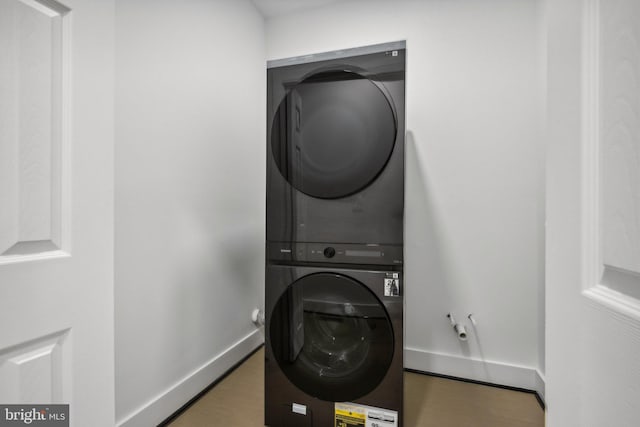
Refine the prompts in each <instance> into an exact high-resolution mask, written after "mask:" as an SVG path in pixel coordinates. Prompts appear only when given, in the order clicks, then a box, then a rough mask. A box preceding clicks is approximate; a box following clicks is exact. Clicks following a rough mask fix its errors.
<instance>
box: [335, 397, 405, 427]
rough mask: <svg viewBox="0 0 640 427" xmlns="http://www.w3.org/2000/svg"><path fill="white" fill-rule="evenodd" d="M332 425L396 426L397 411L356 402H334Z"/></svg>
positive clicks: (349, 426)
mask: <svg viewBox="0 0 640 427" xmlns="http://www.w3.org/2000/svg"><path fill="white" fill-rule="evenodd" d="M335 420H336V422H335V426H334V427H398V412H396V411H393V410H390V409H384V408H374V407H372V406H366V405H359V404H356V403H347V402H343V403H336V404H335Z"/></svg>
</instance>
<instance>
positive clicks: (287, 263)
mask: <svg viewBox="0 0 640 427" xmlns="http://www.w3.org/2000/svg"><path fill="white" fill-rule="evenodd" d="M267 79H268V80H267V82H268V83H267V88H268V94H267V242H266V280H265V286H266V288H265V321H266V322H265V323H266V324H265V327H266V329H265V331H266V340H265V341H266V342H265V424H266V425H268V426H271V427H289V426H290V427H306V426H313V427H329V426H334V427H360V426H362V427H374V426H375V427H400V426H402V418H403V415H402V405H403V315H404V302H403V295H404V281H403V218H404V123H405V114H404V104H405V44H404V42H396V43H389V44H384V45H375V46H368V47H363V48H357V49H349V50H344V51H337V52H330V53H323V54H317V55H310V56H305V57H298V58H291V59H286V60H278V61H271V62H269V63H268V69H267Z"/></svg>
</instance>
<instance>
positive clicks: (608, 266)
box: [582, 0, 640, 321]
mask: <svg viewBox="0 0 640 427" xmlns="http://www.w3.org/2000/svg"><path fill="white" fill-rule="evenodd" d="M583 7H584V9H583V13H584V16H583V18H584V19H583V22H584V26H583V36H582V37H583V51H582V54H583V59H582V88H583V91H582V93H583V101H582V102H583V106H582V115H583V136H582V138H583V142H582V144H583V151H582V186H583V197H582V203H583V206H582V212H583V215H584V217H583V223H582V227H583V239H584V241H583V244H582V250H583V253H582V259H583V290H582V295H583V296H585V297H587V298H589V299H591V300H593V301H595V302H597V303H598V304H601V305H603V306H605V307H607V308H608V309H610V310H614V311H616V312H618V313H620V314H623V315H625V316H630V317H632V318H634V319H636V320H637V321H640V96H638V94H640V53H638V52H640V49H638V47H639V46H640V43H639V41H640V38H639V37H638V34H636V33H635V30H634V29H633V27H632V26H631V25H627V24H623V23H622V24H621V22H623V21H624V20H622V21H621V18H622V17H623V16H626V17H627V18H626V19H629V20H630V21H631V22H632V21H633V16H635V17H638V18H640V8H639V7H638V6H637V5H635V4H634V3H633V2H632V1H630V0H613V1H611V0H608V1H607V2H606V3H601V1H600V0H585V1H584V2H583ZM603 7H606V11H605V10H604V9H603ZM634 8H635V9H634ZM629 16H631V17H632V18H628V17H629ZM621 41H622V42H623V43H621ZM629 70H631V71H632V72H631V73H630V72H629ZM621 73H622V74H626V75H627V77H629V76H631V77H629V78H626V79H620V78H614V77H613V76H619V75H620V74H621ZM634 73H635V78H634V77H633V75H634ZM614 81H615V82H616V85H612V84H610V82H614ZM605 82H607V83H605ZM628 94H636V97H635V99H632V98H629V96H628ZM634 104H635V105H634ZM628 254H631V256H629V255H628ZM634 254H636V255H638V257H634V256H633V255H634ZM636 258H637V259H636Z"/></svg>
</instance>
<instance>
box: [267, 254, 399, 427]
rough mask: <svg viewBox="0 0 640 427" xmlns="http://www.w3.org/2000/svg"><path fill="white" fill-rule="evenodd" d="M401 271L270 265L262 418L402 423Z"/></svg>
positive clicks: (295, 424) (322, 423)
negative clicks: (263, 414)
mask: <svg viewBox="0 0 640 427" xmlns="http://www.w3.org/2000/svg"><path fill="white" fill-rule="evenodd" d="M402 280H403V277H402V272H399V271H395V270H393V269H389V270H386V271H385V270H376V271H369V270H366V269H365V270H360V269H343V268H335V267H334V268H325V267H315V266H313V267H312V266H290V265H268V266H267V274H266V285H267V289H268V292H267V293H266V319H267V322H266V325H265V326H266V336H267V339H266V343H265V348H266V350H265V360H266V362H265V386H266V388H265V424H266V425H268V426H273V427H285V426H286V427H306V426H313V427H330V426H334V427H341V426H344V427H352V426H353V427H355V426H362V427H364V426H365V425H366V426H372V425H375V426H379V427H398V426H401V425H402V419H401V417H402V405H403V327H402V325H403V298H402V284H403V282H402Z"/></svg>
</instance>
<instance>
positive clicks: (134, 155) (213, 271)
mask: <svg viewBox="0 0 640 427" xmlns="http://www.w3.org/2000/svg"><path fill="white" fill-rule="evenodd" d="M116 36H117V38H116V52H117V55H116V159H115V163H116V170H115V176H116V200H115V202H116V212H115V218H116V236H115V237H116V248H115V249H116V252H115V277H116V301H115V304H116V313H115V315H116V410H117V414H116V418H117V420H118V424H119V425H126V426H138V425H139V426H145V427H146V426H150V425H156V424H157V423H158V422H159V421H161V420H162V419H164V418H165V417H166V416H168V415H170V414H171V413H172V412H173V411H175V410H176V409H177V408H179V407H180V406H181V405H182V404H183V403H185V402H186V400H188V399H189V398H191V397H193V396H194V395H195V394H197V393H198V392H199V391H201V390H202V389H203V388H204V387H205V386H206V385H207V384H208V383H210V382H211V381H213V380H214V379H215V378H216V377H217V376H219V375H220V374H221V373H222V372H224V371H225V370H226V369H228V368H229V367H231V366H232V365H233V364H234V363H236V362H237V361H238V360H240V359H241V358H242V357H243V356H244V355H246V354H247V353H248V352H250V351H251V350H252V349H253V348H255V347H256V346H257V345H259V344H260V342H261V340H262V335H261V333H260V332H258V331H256V329H255V328H254V326H253V325H252V323H251V321H250V313H251V309H252V308H253V307H255V306H262V301H263V294H264V289H263V288H264V280H263V276H264V268H263V263H264V249H263V248H264V231H263V229H264V200H265V199H264V176H265V170H264V165H265V158H264V153H265V148H264V144H265V142H264V141H265V134H264V132H265V131H264V129H265V119H264V110H265V92H266V89H265V46H264V21H263V19H262V17H261V15H260V14H259V13H258V12H257V11H256V10H255V8H254V6H253V5H252V4H251V3H250V2H249V1H248V0H246V1H238V0H217V1H203V0H188V1H180V2H176V1H168V0H136V1H131V0H121V1H118V2H117V8H116Z"/></svg>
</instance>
